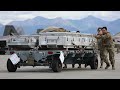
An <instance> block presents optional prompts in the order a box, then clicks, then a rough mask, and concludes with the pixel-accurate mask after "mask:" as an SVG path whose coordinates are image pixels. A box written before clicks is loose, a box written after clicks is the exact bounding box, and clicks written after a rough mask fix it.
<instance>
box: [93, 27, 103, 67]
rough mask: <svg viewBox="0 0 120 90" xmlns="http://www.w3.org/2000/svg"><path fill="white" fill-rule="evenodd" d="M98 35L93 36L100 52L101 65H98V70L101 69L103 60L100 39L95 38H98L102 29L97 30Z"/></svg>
mask: <svg viewBox="0 0 120 90" xmlns="http://www.w3.org/2000/svg"><path fill="white" fill-rule="evenodd" d="M97 31H98V34H97V36H95V38H96V39H97V46H98V50H99V51H100V63H101V65H100V68H103V62H104V60H103V50H102V48H101V47H102V46H101V43H102V39H101V38H97V37H99V33H101V34H102V28H100V27H99V28H98V30H97Z"/></svg>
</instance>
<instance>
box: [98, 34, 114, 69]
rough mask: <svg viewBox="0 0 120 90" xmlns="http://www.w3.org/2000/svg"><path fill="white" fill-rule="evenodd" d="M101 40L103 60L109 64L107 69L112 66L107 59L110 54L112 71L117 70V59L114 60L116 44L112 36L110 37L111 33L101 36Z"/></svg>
mask: <svg viewBox="0 0 120 90" xmlns="http://www.w3.org/2000/svg"><path fill="white" fill-rule="evenodd" d="M99 38H101V40H102V47H101V48H102V52H103V59H104V62H105V63H106V64H107V66H106V68H105V69H107V68H108V67H109V66H110V64H109V62H108V58H107V54H108V53H109V60H110V62H111V65H112V69H115V66H114V65H115V59H114V56H115V55H114V43H113V39H112V36H111V35H110V33H109V32H107V33H106V34H103V35H100V36H99Z"/></svg>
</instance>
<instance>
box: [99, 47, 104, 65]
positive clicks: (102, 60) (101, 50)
mask: <svg viewBox="0 0 120 90" xmlns="http://www.w3.org/2000/svg"><path fill="white" fill-rule="evenodd" d="M99 51H100V63H101V67H102V66H103V62H104V59H103V57H104V55H103V49H99Z"/></svg>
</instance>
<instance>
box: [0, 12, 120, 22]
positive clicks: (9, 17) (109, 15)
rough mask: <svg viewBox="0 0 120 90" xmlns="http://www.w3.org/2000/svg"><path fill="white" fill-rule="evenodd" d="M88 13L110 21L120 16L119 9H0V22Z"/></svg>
mask: <svg viewBox="0 0 120 90" xmlns="http://www.w3.org/2000/svg"><path fill="white" fill-rule="evenodd" d="M88 15H93V16H95V17H98V18H101V19H103V20H107V21H112V20H116V19H118V18H120V11H0V23H2V24H7V23H9V22H11V21H18V20H20V21H21V20H26V19H31V18H34V17H36V16H43V17H45V18H56V17H62V18H64V19H82V18H85V17H87V16H88Z"/></svg>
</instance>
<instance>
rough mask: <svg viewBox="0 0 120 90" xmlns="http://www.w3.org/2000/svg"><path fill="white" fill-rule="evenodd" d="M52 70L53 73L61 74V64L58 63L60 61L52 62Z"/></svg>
mask: <svg viewBox="0 0 120 90" xmlns="http://www.w3.org/2000/svg"><path fill="white" fill-rule="evenodd" d="M52 70H53V71H54V72H61V71H62V63H61V62H60V60H53V62H52Z"/></svg>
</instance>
